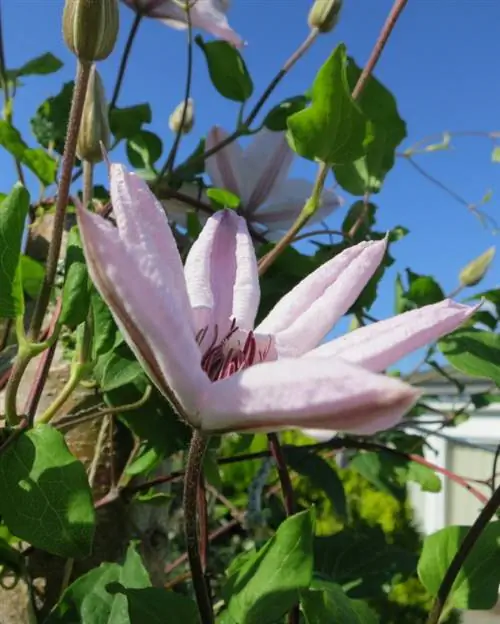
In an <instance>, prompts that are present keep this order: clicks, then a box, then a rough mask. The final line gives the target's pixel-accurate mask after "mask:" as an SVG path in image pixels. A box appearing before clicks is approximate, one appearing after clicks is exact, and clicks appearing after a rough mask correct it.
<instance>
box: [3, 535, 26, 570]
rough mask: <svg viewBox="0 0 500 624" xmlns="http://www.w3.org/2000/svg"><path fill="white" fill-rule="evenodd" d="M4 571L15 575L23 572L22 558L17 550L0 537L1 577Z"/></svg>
mask: <svg viewBox="0 0 500 624" xmlns="http://www.w3.org/2000/svg"><path fill="white" fill-rule="evenodd" d="M6 569H7V570H12V572H14V574H16V575H19V574H21V573H22V572H23V570H24V557H23V555H22V554H21V553H20V552H19V550H17V549H16V548H13V547H12V546H11V545H10V544H9V542H8V541H7V540H5V539H3V537H0V574H2V575H3V574H4V572H5V570H6Z"/></svg>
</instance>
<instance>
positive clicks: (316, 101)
mask: <svg viewBox="0 0 500 624" xmlns="http://www.w3.org/2000/svg"><path fill="white" fill-rule="evenodd" d="M287 124H288V135H287V137H288V141H289V143H290V147H291V148H292V149H293V150H294V151H295V152H297V154H299V155H300V156H303V157H304V158H308V159H309V160H320V161H323V162H325V163H328V164H331V165H333V164H339V163H348V162H352V161H353V160H355V159H356V158H359V157H361V156H362V154H363V151H364V147H363V146H364V142H365V140H366V121H365V118H364V116H363V113H362V112H361V110H360V109H359V107H358V106H357V104H356V103H355V102H354V101H353V100H352V98H351V92H350V89H349V83H348V79H347V54H346V49H345V46H344V45H342V44H341V45H339V46H338V47H337V48H336V49H335V51H334V52H333V53H332V55H331V56H330V58H329V59H328V60H327V61H326V63H325V64H324V65H323V67H321V69H320V70H319V72H318V73H317V75H316V78H315V80H314V85H313V88H312V103H311V105H310V106H309V107H308V108H306V109H304V110H302V111H299V112H298V113H295V114H294V115H291V116H290V117H288V119H287Z"/></svg>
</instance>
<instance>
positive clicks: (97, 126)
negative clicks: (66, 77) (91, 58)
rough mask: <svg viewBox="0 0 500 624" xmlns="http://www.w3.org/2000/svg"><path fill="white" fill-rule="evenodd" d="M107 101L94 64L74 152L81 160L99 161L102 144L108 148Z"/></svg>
mask: <svg viewBox="0 0 500 624" xmlns="http://www.w3.org/2000/svg"><path fill="white" fill-rule="evenodd" d="M109 139H110V130H109V121H108V103H107V102H106V95H105V92H104V85H103V83H102V80H101V77H100V75H99V72H98V71H97V69H96V68H95V65H94V66H93V67H92V69H91V70H90V78H89V84H88V87H87V93H86V95H85V103H84V105H83V114H82V121H81V123H80V132H79V134H78V142H77V144H76V153H77V154H78V158H80V159H81V160H88V161H89V162H91V163H98V162H101V160H102V158H103V156H102V147H101V144H102V146H103V147H104V148H105V149H106V150H108V149H109Z"/></svg>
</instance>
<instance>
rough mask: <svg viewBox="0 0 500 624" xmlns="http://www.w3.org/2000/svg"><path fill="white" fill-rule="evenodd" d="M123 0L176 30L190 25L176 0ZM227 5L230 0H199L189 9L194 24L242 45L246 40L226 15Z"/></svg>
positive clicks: (236, 44)
mask: <svg viewBox="0 0 500 624" xmlns="http://www.w3.org/2000/svg"><path fill="white" fill-rule="evenodd" d="M123 2H125V3H126V4H128V6H129V7H130V8H132V9H134V10H135V11H140V12H141V13H142V14H143V15H146V16H148V17H152V18H155V19H159V20H161V21H163V22H164V23H165V24H167V25H168V26H170V27H171V28H175V29H177V30H184V29H186V28H187V18H186V12H185V11H184V9H183V8H182V7H181V6H179V5H177V4H176V3H175V2H174V1H173V0H123ZM228 8H229V3H228V2H227V0H197V1H196V3H193V5H192V7H191V10H190V18H191V25H192V27H193V28H201V29H202V30H205V31H206V32H208V33H210V34H211V35H214V36H215V37H218V38H220V39H224V40H225V41H229V43H232V44H233V45H234V46H236V47H238V48H241V47H242V46H243V45H244V42H243V40H242V39H241V37H240V36H239V35H238V34H237V33H235V32H234V30H233V29H232V28H231V27H230V26H229V22H228V20H227V18H226V15H225V14H226V12H227V10H228Z"/></svg>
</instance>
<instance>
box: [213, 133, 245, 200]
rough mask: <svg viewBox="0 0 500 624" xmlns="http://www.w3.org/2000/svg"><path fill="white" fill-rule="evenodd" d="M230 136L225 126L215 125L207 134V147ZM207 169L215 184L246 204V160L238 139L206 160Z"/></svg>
mask: <svg viewBox="0 0 500 624" xmlns="http://www.w3.org/2000/svg"><path fill="white" fill-rule="evenodd" d="M228 136H229V133H228V132H226V131H225V130H224V129H223V128H220V127H219V126H214V127H213V128H212V129H211V130H210V132H209V133H208V134H207V138H206V141H205V149H206V150H207V151H208V150H211V149H212V148H213V147H215V146H216V145H218V144H219V143H221V142H222V141H223V140H225V139H226V138H227V137H228ZM205 170H206V172H207V175H208V177H209V178H210V181H211V182H212V184H213V186H216V187H217V188H223V189H226V190H227V191H230V192H231V193H234V194H235V195H236V196H237V197H239V198H240V199H241V201H242V203H243V204H244V203H245V202H246V199H247V197H246V196H245V188H246V187H245V175H246V173H247V172H246V170H245V162H244V157H243V150H242V149H241V147H240V145H238V143H237V142H236V141H233V142H232V143H229V145H226V146H225V147H223V148H222V149H220V150H218V151H217V152H215V154H213V156H209V157H208V158H207V159H206V160H205Z"/></svg>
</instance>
